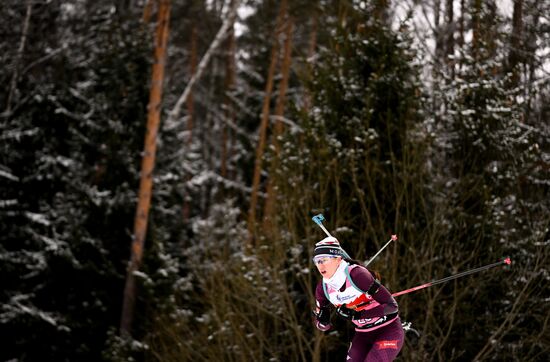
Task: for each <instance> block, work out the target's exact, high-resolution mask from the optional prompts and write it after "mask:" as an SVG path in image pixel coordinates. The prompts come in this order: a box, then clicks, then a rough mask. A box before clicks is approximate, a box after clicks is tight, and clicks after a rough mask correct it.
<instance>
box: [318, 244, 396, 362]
mask: <svg viewBox="0 0 550 362" xmlns="http://www.w3.org/2000/svg"><path fill="white" fill-rule="evenodd" d="M313 262H314V264H315V265H316V266H317V270H318V271H319V273H320V274H321V276H322V277H323V278H322V280H321V281H320V282H319V283H318V284H317V288H316V290H315V299H316V308H315V311H314V315H315V326H316V327H317V328H318V329H320V330H321V331H328V330H330V329H331V328H332V325H331V322H330V315H331V308H332V307H334V308H336V311H337V313H338V315H340V316H341V317H344V318H346V319H349V320H351V322H352V323H353V324H354V325H355V331H356V332H355V335H354V337H353V339H352V341H351V345H350V347H349V350H348V354H347V358H346V362H359V361H360V362H385V361H393V360H394V359H395V357H396V356H397V354H398V353H399V351H400V350H401V348H402V347H403V339H404V331H403V327H402V325H401V321H400V319H399V315H398V307H397V302H396V301H395V299H394V298H393V297H392V296H391V294H390V292H388V290H387V289H386V288H385V287H384V286H383V285H381V284H380V282H379V281H378V280H376V279H375V277H374V276H373V274H372V273H371V272H370V271H369V270H368V269H367V268H365V267H364V266H362V265H359V264H358V263H356V262H355V261H353V260H352V259H351V258H350V257H349V255H348V254H347V253H346V252H345V251H344V249H342V247H341V246H340V243H339V242H338V240H337V239H336V238H334V237H327V238H325V239H323V240H321V241H320V242H318V243H317V244H315V250H314V252H313Z"/></svg>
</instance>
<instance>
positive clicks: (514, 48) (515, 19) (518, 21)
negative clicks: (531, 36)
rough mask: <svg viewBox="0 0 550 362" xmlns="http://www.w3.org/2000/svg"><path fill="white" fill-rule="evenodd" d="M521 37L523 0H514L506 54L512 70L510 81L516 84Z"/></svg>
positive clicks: (517, 80)
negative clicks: (508, 47)
mask: <svg viewBox="0 0 550 362" xmlns="http://www.w3.org/2000/svg"><path fill="white" fill-rule="evenodd" d="M522 37H523V0H514V13H513V15H512V34H511V36H510V53H509V55H508V69H509V70H510V71H512V82H513V83H514V84H518V82H519V74H518V70H517V69H516V66H517V65H518V64H519V62H520V60H521V55H520V54H521V50H522V41H521V39H522Z"/></svg>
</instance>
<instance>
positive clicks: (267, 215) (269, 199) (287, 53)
mask: <svg viewBox="0 0 550 362" xmlns="http://www.w3.org/2000/svg"><path fill="white" fill-rule="evenodd" d="M293 27H294V23H293V19H292V18H290V17H289V19H288V20H287V26H286V30H285V44H284V54H283V63H282V66H281V75H282V78H281V84H280V85H279V95H278V98H277V104H276V105H275V118H276V120H275V132H274V133H273V136H272V139H271V142H272V144H273V146H274V148H275V156H274V158H273V165H272V167H271V168H272V169H276V168H277V167H278V163H279V157H280V150H281V145H280V143H279V137H280V136H281V135H282V134H283V129H284V126H283V121H282V118H283V115H284V109H285V101H286V92H287V89H288V79H289V77H290V65H291V60H292V57H291V54H292V30H293ZM276 197H277V195H276V190H275V189H274V188H273V183H272V182H271V180H268V184H267V192H266V200H265V205H264V219H263V226H264V229H265V230H271V227H272V222H271V221H272V217H273V211H274V204H275V199H276Z"/></svg>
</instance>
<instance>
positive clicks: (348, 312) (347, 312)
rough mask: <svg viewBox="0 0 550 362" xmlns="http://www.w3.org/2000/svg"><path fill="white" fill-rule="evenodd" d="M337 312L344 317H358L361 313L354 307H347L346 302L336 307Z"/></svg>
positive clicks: (350, 318)
mask: <svg viewBox="0 0 550 362" xmlns="http://www.w3.org/2000/svg"><path fill="white" fill-rule="evenodd" d="M336 312H337V313H338V314H339V315H340V317H343V318H345V319H349V320H352V319H357V318H358V317H359V316H360V314H361V313H359V312H357V311H355V310H354V309H349V308H348V307H346V305H345V304H342V305H341V306H339V307H338V308H336Z"/></svg>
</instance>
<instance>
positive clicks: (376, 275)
mask: <svg viewBox="0 0 550 362" xmlns="http://www.w3.org/2000/svg"><path fill="white" fill-rule="evenodd" d="M343 259H344V260H345V261H347V262H348V263H349V264H350V265H360V266H362V267H364V268H367V267H365V266H364V265H363V263H362V262H360V261H359V260H356V259H351V258H343ZM367 270H368V271H369V272H370V273H371V274H372V276H373V277H374V279H376V280H378V281H380V280H382V274H380V272H378V270H372V269H369V268H367Z"/></svg>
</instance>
